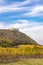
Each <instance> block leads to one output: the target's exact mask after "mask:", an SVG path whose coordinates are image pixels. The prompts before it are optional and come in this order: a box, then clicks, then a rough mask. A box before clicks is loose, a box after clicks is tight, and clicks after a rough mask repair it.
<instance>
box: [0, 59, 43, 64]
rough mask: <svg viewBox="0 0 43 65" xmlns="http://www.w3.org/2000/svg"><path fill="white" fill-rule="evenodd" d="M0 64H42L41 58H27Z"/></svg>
mask: <svg viewBox="0 0 43 65" xmlns="http://www.w3.org/2000/svg"><path fill="white" fill-rule="evenodd" d="M0 65H43V59H28V60H23V61H18V62H15V63H8V64H7V63H6V64H0Z"/></svg>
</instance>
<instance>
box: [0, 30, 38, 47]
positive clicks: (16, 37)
mask: <svg viewBox="0 0 43 65" xmlns="http://www.w3.org/2000/svg"><path fill="white" fill-rule="evenodd" d="M20 44H22V45H23V44H25V45H27V44H28V45H38V44H37V42H35V41H34V40H33V39H31V38H30V37H28V36H27V35H26V34H24V33H22V32H20V31H19V30H18V29H11V30H10V29H2V30H1V29H0V46H2V47H14V46H17V45H20Z"/></svg>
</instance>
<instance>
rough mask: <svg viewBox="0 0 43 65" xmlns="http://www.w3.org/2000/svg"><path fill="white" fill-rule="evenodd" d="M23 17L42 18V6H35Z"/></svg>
mask: <svg viewBox="0 0 43 65" xmlns="http://www.w3.org/2000/svg"><path fill="white" fill-rule="evenodd" d="M23 15H24V16H30V17H31V16H43V5H37V6H35V7H33V8H32V9H31V12H27V13H24V14H23Z"/></svg>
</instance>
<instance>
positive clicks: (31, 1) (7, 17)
mask: <svg viewBox="0 0 43 65" xmlns="http://www.w3.org/2000/svg"><path fill="white" fill-rule="evenodd" d="M11 27H13V28H19V30H20V31H21V32H23V33H25V34H27V35H28V36H30V37H31V38H33V39H34V40H36V41H37V42H38V43H39V44H42V45H43V0H0V29H8V28H11Z"/></svg>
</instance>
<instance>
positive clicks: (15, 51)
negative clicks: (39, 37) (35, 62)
mask: <svg viewBox="0 0 43 65" xmlns="http://www.w3.org/2000/svg"><path fill="white" fill-rule="evenodd" d="M21 58H22V59H24V58H43V46H38V45H19V46H18V47H14V48H13V47H12V48H10V47H6V48H4V47H0V62H9V61H10V62H11V61H16V60H18V59H21Z"/></svg>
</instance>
